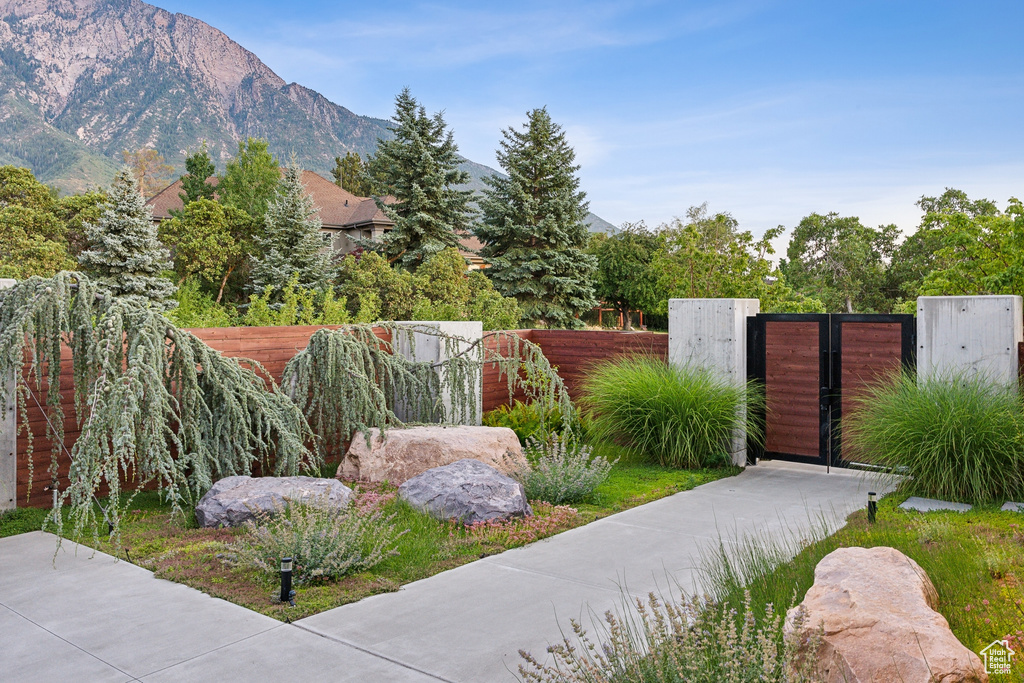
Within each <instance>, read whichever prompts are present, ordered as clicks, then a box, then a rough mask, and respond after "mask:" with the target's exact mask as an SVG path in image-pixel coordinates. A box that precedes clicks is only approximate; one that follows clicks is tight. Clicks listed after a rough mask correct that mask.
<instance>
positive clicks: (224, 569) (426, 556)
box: [0, 462, 740, 621]
mask: <svg viewBox="0 0 1024 683" xmlns="http://www.w3.org/2000/svg"><path fill="white" fill-rule="evenodd" d="M739 471H740V470H739V468H722V469H714V470H697V471H680V470H670V469H667V468H663V467H659V466H656V465H640V464H632V463H629V462H621V463H619V464H616V466H615V467H613V468H612V471H611V474H610V475H609V477H608V479H607V480H606V481H605V482H604V483H603V484H602V485H601V486H600V487H598V489H597V491H596V492H595V494H594V496H593V498H592V500H591V502H590V503H587V504H580V505H576V506H572V507H570V506H552V505H548V504H545V503H541V502H536V501H534V502H532V505H533V509H534V513H535V515H534V517H532V518H529V519H517V520H512V521H510V522H509V523H507V524H492V525H483V526H480V527H477V528H466V527H463V526H461V525H457V524H453V523H450V522H448V523H445V522H439V521H437V520H434V519H432V518H431V517H429V516H427V515H425V514H422V513H420V512H418V511H416V510H414V509H412V508H410V507H409V506H408V505H406V504H405V503H403V502H401V501H399V500H392V501H390V502H388V503H386V504H385V506H384V508H383V511H384V512H385V513H387V514H391V513H394V514H395V515H396V517H395V524H396V526H397V528H398V529H400V530H401V529H409V532H408V533H406V534H404V535H402V536H401V537H400V538H399V539H398V541H397V546H396V549H397V550H398V554H397V555H395V556H392V557H390V558H388V559H387V560H385V561H384V562H382V563H381V564H379V565H377V566H376V567H374V568H373V569H371V570H369V571H364V572H360V573H356V574H351V575H349V576H346V577H344V578H343V579H341V580H339V581H335V582H330V583H324V584H321V585H314V586H298V587H296V607H288V606H287V605H282V604H281V603H280V602H278V601H277V599H276V598H277V593H278V583H277V581H278V579H277V577H276V576H266V575H261V574H259V573H258V572H256V571H255V570H250V569H247V568H240V567H235V566H232V565H231V564H230V561H229V560H230V556H231V544H232V542H233V541H234V540H235V537H236V536H237V535H238V534H239V533H241V530H240V529H198V528H194V526H195V523H194V520H193V519H188V520H182V519H180V518H172V516H171V514H170V509H169V506H167V505H165V504H164V503H162V502H161V501H160V499H159V496H158V495H157V494H156V493H153V492H146V493H142V494H139V495H138V496H137V497H136V498H135V500H134V501H133V503H132V509H131V510H130V512H129V514H127V515H126V516H125V519H124V522H123V524H122V529H121V539H120V540H121V548H120V550H117V549H115V547H114V545H113V544H112V543H110V542H109V541H108V540H107V539H106V534H105V531H106V530H105V528H104V529H103V532H104V533H103V535H102V536H101V537H100V542H99V543H98V544H94V543H93V542H92V540H91V539H90V538H85V539H83V541H82V542H84V543H87V544H89V545H95V547H97V548H98V549H99V550H101V551H103V552H107V553H110V554H115V553H116V554H117V555H118V557H120V558H121V559H125V560H129V561H131V562H133V563H135V564H138V565H139V566H142V567H145V568H147V569H150V570H151V571H153V572H154V573H155V574H156V575H157V576H158V577H160V578H164V579H168V580H171V581H176V582H179V583H184V584H186V585H189V586H192V587H193V588H197V589H199V590H201V591H203V592H205V593H207V594H209V595H212V596H214V597H219V598H223V599H225V600H229V601H231V602H234V603H236V604H239V605H242V606H244V607H248V608H249V609H253V610H255V611H257V612H261V613H263V614H267V615H269V616H272V617H275V618H277V619H281V620H286V621H291V620H294V619H301V618H302V617H306V616H309V615H312V614H316V613H318V612H322V611H324V610H327V609H331V608H333V607H337V606H339V605H343V604H346V603H350V602H355V601H356V600H360V599H362V598H364V597H367V596H369V595H374V594H377V593H384V592H390V591H395V590H398V588H399V587H400V586H402V585H403V584H406V583H409V582H412V581H416V580H419V579H423V578H426V577H428V576H432V575H434V574H437V573H439V572H442V571H444V570H446V569H451V568H453V567H457V566H459V565H462V564H466V563H467V562H472V561H473V560H476V559H479V558H481V557H486V556H488V555H494V554H497V553H500V552H503V551H505V550H507V549H509V548H514V547H517V546H521V545H525V544H527V543H530V542H532V541H534V540H538V539H540V538H545V537H548V536H552V535H554V534H557V533H559V532H561V531H565V530H567V529H571V528H574V527H577V526H581V525H583V524H587V523H589V522H592V521H594V520H595V519H598V518H600V517H605V516H607V515H610V514H613V513H615V512H619V511H622V510H626V509H628V508H631V507H635V506H637V505H641V504H643V503H647V502H650V501H653V500H656V499H658V498H663V497H665V496H668V495H671V494H673V493H677V492H679V491H685V490H688V489H692V488H694V487H696V486H699V485H700V484H705V483H708V482H710V481H714V480H716V479H720V478H722V477H727V476H732V475H735V474H737V473H738V472H739ZM347 483H348V484H349V485H350V486H352V487H353V489H354V490H355V491H356V493H357V494H361V493H371V492H372V493H378V494H379V493H388V492H390V491H393V490H394V489H393V488H391V487H387V486H382V485H371V484H365V483H358V482H347ZM49 515H52V511H50V510H47V509H36V508H18V509H16V510H14V511H12V512H9V513H5V514H3V515H2V516H0V537H4V536H10V535H13V534H18V533H25V532H27V531H35V530H38V529H39V528H40V527H41V526H42V525H43V522H44V520H45V519H46V518H47V516H49Z"/></svg>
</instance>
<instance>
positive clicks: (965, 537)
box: [706, 494, 1024, 682]
mask: <svg viewBox="0 0 1024 683" xmlns="http://www.w3.org/2000/svg"><path fill="white" fill-rule="evenodd" d="M905 498H906V495H905V494H901V495H890V496H888V497H886V498H885V499H884V500H882V501H880V503H879V510H878V517H877V521H876V523H875V524H870V523H868V521H867V514H866V512H865V511H863V510H862V511H858V512H855V513H853V514H852V515H850V517H849V518H848V520H847V524H846V526H845V527H843V528H842V529H840V530H839V531H838V532H837V533H835V534H833V535H831V536H829V537H827V538H825V539H823V540H819V541H817V542H814V543H811V544H810V545H807V546H806V547H804V548H803V550H802V551H800V552H799V554H797V555H796V557H795V558H794V559H792V560H791V561H788V562H784V563H782V564H781V565H779V564H777V563H773V562H772V561H771V560H770V558H769V556H770V555H771V554H772V551H771V549H768V550H765V548H764V547H763V546H762V547H761V548H760V549H759V550H754V551H753V552H749V553H748V552H741V553H740V555H741V559H739V560H736V559H733V560H732V561H731V562H730V563H729V564H730V565H731V567H729V568H731V570H732V571H731V572H728V571H727V572H722V571H721V569H722V558H721V557H720V556H718V557H708V558H706V563H708V567H714V568H713V569H711V573H712V574H713V575H714V577H713V578H715V579H716V580H715V581H713V584H714V586H713V588H712V591H713V592H715V593H717V594H718V595H719V597H722V598H724V599H725V600H726V601H727V602H728V603H729V604H730V605H732V606H735V607H738V606H740V605H742V602H743V592H744V590H749V591H750V593H751V598H752V604H753V605H754V608H755V609H754V611H755V613H758V612H759V610H762V609H763V606H764V605H765V604H768V603H771V604H773V605H775V606H787V607H788V606H790V605H792V604H793V601H794V598H795V600H796V601H797V602H799V601H800V600H802V599H803V596H804V594H805V593H806V591H807V589H808V588H810V586H811V584H812V583H813V582H814V568H815V566H816V565H817V564H818V562H819V561H820V560H821V559H822V558H823V557H824V556H825V555H827V554H828V553H830V552H832V551H833V550H835V549H837V548H840V547H854V546H860V547H867V548H870V547H876V546H889V547H892V548H896V549H897V550H899V551H900V552H902V553H904V554H905V555H907V556H908V557H910V558H912V559H913V560H914V561H915V562H917V563H918V564H919V565H921V567H922V568H923V569H924V570H925V572H926V573H927V574H928V576H929V578H930V579H931V580H932V583H934V584H935V588H936V590H937V592H938V595H939V612H941V613H942V615H943V616H944V617H946V619H947V621H949V625H950V628H951V629H952V631H953V633H954V634H955V635H956V637H957V638H958V639H959V640H960V642H962V643H963V644H964V645H965V646H966V647H967V648H968V649H970V650H973V651H974V652H978V651H979V650H981V649H982V648H983V647H985V646H986V645H988V644H989V643H991V642H992V641H993V640H1003V639H1006V638H1009V639H1010V640H1011V647H1012V648H1013V649H1014V650H1016V651H1018V652H1022V651H1024V650H1021V649H1018V646H1024V514H1020V513H1017V512H1001V511H999V509H998V508H997V507H988V508H976V509H975V510H972V511H970V512H966V513H958V512H929V513H920V512H913V511H907V510H900V509H899V508H898V507H897V506H898V504H899V503H901V502H902V501H903V500H904V499H905ZM730 573H731V574H732V576H728V575H729V574H730ZM1015 670H1016V674H1015V675H1013V676H1010V677H998V676H994V677H993V678H992V681H993V682H996V681H1002V680H1007V681H1009V680H1015V681H1021V680H1024V666H1022V665H1020V664H1019V663H1017V665H1016V666H1015Z"/></svg>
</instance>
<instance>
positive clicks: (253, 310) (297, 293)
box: [240, 273, 349, 327]
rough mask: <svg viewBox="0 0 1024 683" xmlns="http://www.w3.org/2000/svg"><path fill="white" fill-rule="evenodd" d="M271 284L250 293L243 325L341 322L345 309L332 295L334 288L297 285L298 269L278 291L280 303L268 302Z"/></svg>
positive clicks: (269, 325)
mask: <svg viewBox="0 0 1024 683" xmlns="http://www.w3.org/2000/svg"><path fill="white" fill-rule="evenodd" d="M273 294H274V290H273V287H272V286H270V285H268V286H267V287H266V288H265V289H264V290H263V294H258V295H257V294H251V295H250V296H249V306H248V308H247V310H246V312H245V315H244V316H242V319H241V320H240V323H241V324H242V325H244V326H246V327H274V326H286V325H345V324H346V323H348V322H349V313H348V309H347V308H346V306H347V302H346V300H345V299H344V298H342V299H335V298H334V290H333V289H331V288H327V289H326V290H324V291H322V292H317V291H314V290H312V289H307V288H305V287H302V286H300V285H299V276H298V273H296V274H294V275H292V277H291V279H290V280H288V284H287V285H286V286H285V288H284V289H283V290H282V292H281V303H279V304H273V303H271V298H272V297H273Z"/></svg>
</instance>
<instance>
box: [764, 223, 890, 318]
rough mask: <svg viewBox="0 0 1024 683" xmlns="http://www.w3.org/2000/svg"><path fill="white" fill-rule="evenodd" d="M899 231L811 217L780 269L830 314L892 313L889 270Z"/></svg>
mask: <svg viewBox="0 0 1024 683" xmlns="http://www.w3.org/2000/svg"><path fill="white" fill-rule="evenodd" d="M898 235H899V229H898V228H897V227H896V226H895V225H883V226H880V227H879V228H877V229H874V228H869V227H867V226H864V225H861V222H860V219H858V218H856V217H855V216H847V217H843V216H840V215H839V214H837V213H835V212H832V213H828V214H825V215H822V214H818V213H812V214H811V215H809V216H807V217H806V218H804V219H803V220H801V221H800V224H799V225H797V227H796V229H794V230H793V235H792V237H791V238H790V242H789V248H788V249H787V250H786V256H787V260H785V261H783V262H782V263H781V264H780V269H781V270H782V272H783V273H784V274H785V276H786V281H787V282H788V283H789V284H790V285H791V286H793V287H794V288H795V289H796V290H797V291H799V292H801V293H803V294H805V295H807V296H812V297H814V298H816V299H819V300H821V301H822V302H823V303H824V304H825V307H826V309H827V310H828V311H830V312H835V313H838V312H842V311H845V312H847V313H853V312H854V311H857V312H859V313H865V312H888V311H890V310H891V308H892V305H893V303H894V299H895V296H894V293H893V292H890V291H888V288H887V280H886V268H887V263H888V261H889V259H891V257H892V255H893V253H894V252H895V249H896V238H897V236H898Z"/></svg>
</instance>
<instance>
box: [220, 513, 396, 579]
mask: <svg viewBox="0 0 1024 683" xmlns="http://www.w3.org/2000/svg"><path fill="white" fill-rule="evenodd" d="M325 503H326V501H314V502H312V503H306V504H299V503H292V504H290V505H283V504H281V503H278V502H275V504H274V512H273V514H270V513H268V512H266V511H264V510H259V511H257V512H256V513H255V517H256V519H255V521H249V522H246V526H245V533H244V534H242V535H241V536H240V537H239V539H238V541H237V542H236V543H235V547H234V550H235V557H234V561H235V563H236V564H238V565H241V566H249V567H254V568H256V569H258V570H260V571H262V572H266V573H267V574H270V575H272V576H276V575H277V572H278V570H279V569H280V566H281V558H282V557H291V558H292V561H293V562H294V565H293V566H294V569H293V572H294V574H293V576H294V580H295V583H296V584H298V585H303V584H311V583H319V582H322V581H326V580H329V579H337V578H341V577H342V576H345V575H346V574H351V573H352V572H358V571H363V570H366V569H370V568H371V567H374V566H376V565H378V564H380V563H381V562H383V561H384V560H386V559H387V558H389V557H391V556H392V555H397V554H398V551H397V550H395V542H396V541H397V540H398V537H399V536H401V535H402V534H404V533H406V532H405V531H402V532H399V531H398V530H397V528H396V527H395V525H394V519H395V515H394V514H390V515H387V514H384V512H383V511H382V509H381V506H379V505H368V506H360V507H357V506H355V505H353V506H351V507H350V508H349V509H347V510H345V511H343V512H338V511H337V510H336V509H333V508H330V507H328V506H327V505H326V504H325Z"/></svg>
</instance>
